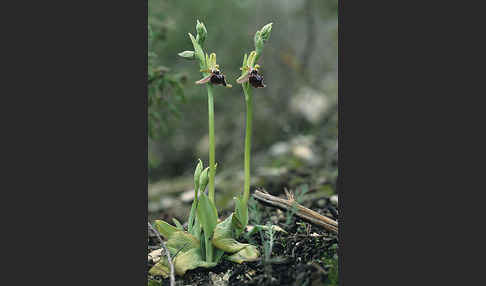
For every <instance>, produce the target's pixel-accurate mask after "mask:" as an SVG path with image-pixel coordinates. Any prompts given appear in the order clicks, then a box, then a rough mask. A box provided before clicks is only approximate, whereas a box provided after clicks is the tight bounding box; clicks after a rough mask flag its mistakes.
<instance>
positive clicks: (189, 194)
mask: <svg viewBox="0 0 486 286" xmlns="http://www.w3.org/2000/svg"><path fill="white" fill-rule="evenodd" d="M179 199H180V200H181V201H182V202H184V203H190V202H192V201H193V200H194V190H187V191H185V192H183V193H182V194H181V195H180V196H179Z"/></svg>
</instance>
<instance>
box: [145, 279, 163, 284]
mask: <svg viewBox="0 0 486 286" xmlns="http://www.w3.org/2000/svg"><path fill="white" fill-rule="evenodd" d="M147 286H163V285H162V281H158V280H151V279H150V280H149V281H148V284H147Z"/></svg>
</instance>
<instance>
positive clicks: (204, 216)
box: [196, 192, 218, 237]
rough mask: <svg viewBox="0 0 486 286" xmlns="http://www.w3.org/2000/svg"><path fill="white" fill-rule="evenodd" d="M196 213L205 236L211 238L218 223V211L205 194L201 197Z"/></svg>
mask: <svg viewBox="0 0 486 286" xmlns="http://www.w3.org/2000/svg"><path fill="white" fill-rule="evenodd" d="M196 213H197V218H198V219H199V222H200V223H201V226H202V228H203V230H204V235H205V236H207V237H211V236H212V235H213V232H214V228H215V227H216V224H217V222H218V211H217V210H216V206H215V205H214V203H213V202H211V201H210V200H209V198H208V196H206V194H205V193H203V192H201V194H200V195H199V203H198V206H197V211H196Z"/></svg>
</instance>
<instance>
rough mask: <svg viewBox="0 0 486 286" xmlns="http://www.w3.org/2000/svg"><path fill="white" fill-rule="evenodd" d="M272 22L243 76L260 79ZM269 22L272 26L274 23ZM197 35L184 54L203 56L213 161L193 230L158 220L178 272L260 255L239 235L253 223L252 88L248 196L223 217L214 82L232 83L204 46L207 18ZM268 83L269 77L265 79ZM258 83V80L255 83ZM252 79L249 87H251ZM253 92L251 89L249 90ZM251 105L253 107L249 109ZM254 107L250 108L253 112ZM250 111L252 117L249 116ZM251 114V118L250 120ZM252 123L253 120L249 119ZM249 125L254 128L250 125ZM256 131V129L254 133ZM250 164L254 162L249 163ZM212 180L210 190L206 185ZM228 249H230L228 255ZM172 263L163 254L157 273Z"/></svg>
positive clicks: (198, 181)
mask: <svg viewBox="0 0 486 286" xmlns="http://www.w3.org/2000/svg"><path fill="white" fill-rule="evenodd" d="M269 25H270V26H268V25H267V26H265V27H267V28H265V27H264V29H262V31H258V32H257V34H258V35H259V36H258V39H257V38H256V37H255V44H256V45H257V44H258V45H257V46H256V48H257V49H256V50H257V51H256V52H255V53H252V54H250V57H248V60H247V58H246V55H245V61H244V63H243V65H244V67H243V68H242V69H244V73H245V72H247V73H248V79H245V78H243V79H241V80H242V81H245V80H247V81H249V82H250V83H251V82H253V81H255V80H256V81H258V80H259V78H258V77H256V78H255V74H257V73H255V72H252V70H253V69H256V70H257V71H258V66H257V65H256V66H255V65H254V62H255V61H256V59H257V58H258V55H259V54H258V51H260V52H261V50H262V49H263V41H264V40H266V39H268V37H269V35H270V30H271V24H269ZM268 27H269V28H268ZM196 32H197V35H196V37H194V36H193V35H192V34H191V33H189V38H190V39H191V42H192V45H193V48H194V50H192V51H184V52H182V53H179V55H180V56H181V57H183V58H186V59H189V60H198V61H199V67H200V71H201V72H202V73H203V78H202V79H200V80H198V81H197V82H196V84H205V85H206V88H207V93H208V111H209V166H208V167H206V168H204V166H203V163H202V161H201V160H199V161H198V163H197V166H196V170H195V172H194V201H193V203H192V206H191V210H190V213H189V218H188V222H187V230H186V229H185V228H184V226H183V225H182V224H181V223H180V222H179V221H177V220H176V219H174V220H173V222H174V224H175V226H173V225H171V224H169V223H167V222H165V221H162V220H156V221H155V228H156V229H157V230H158V231H159V232H160V234H161V235H162V236H163V237H164V238H165V239H166V240H167V243H166V245H167V248H168V250H169V252H170V254H171V255H172V257H173V264H174V268H175V272H176V274H178V275H184V273H186V271H187V270H191V269H195V268H197V267H205V268H209V267H213V266H216V265H217V264H218V263H219V262H220V261H221V259H222V258H225V259H227V260H229V261H233V262H236V263H243V262H247V261H255V260H257V259H258V257H259V256H260V253H259V251H258V249H257V248H256V246H254V245H251V244H247V243H240V242H238V241H237V240H236V238H238V237H239V236H240V235H241V234H242V233H243V231H244V230H245V228H246V226H247V224H248V197H249V156H250V153H249V149H250V137H249V136H251V92H250V93H249V91H248V90H245V84H246V83H243V89H244V90H245V98H247V131H246V132H247V137H246V138H247V139H246V141H245V142H247V143H246V144H245V189H244V193H243V196H239V197H238V198H235V212H234V213H232V214H231V215H229V216H228V217H227V218H226V219H224V220H220V219H219V218H218V211H217V209H216V205H215V202H214V177H215V174H216V167H217V164H216V163H215V138H214V100H213V86H215V85H222V86H225V87H231V85H230V84H228V83H227V82H226V78H225V76H224V74H223V73H222V72H221V71H220V66H219V65H218V64H217V63H216V54H215V53H211V54H210V55H208V54H207V53H205V52H204V50H203V44H204V41H205V39H206V37H207V30H206V27H205V26H204V24H203V23H202V22H199V20H198V21H197V25H196ZM260 83H261V85H263V77H261V81H260ZM252 85H253V83H252ZM248 88H249V87H248V85H247V84H246V89H248ZM248 94H249V95H248ZM248 106H249V107H250V109H248ZM248 112H249V113H248ZM248 116H249V117H248ZM248 118H249V119H250V120H248ZM248 124H250V125H248ZM248 126H249V128H248ZM249 134H250V135H249ZM247 166H248V168H247ZM208 183H209V190H208V195H206V193H205V190H206V187H207V186H208ZM225 253H226V255H225ZM169 271H170V270H169V263H168V261H167V259H166V258H162V259H161V260H160V261H159V262H157V263H156V264H155V265H154V266H153V267H152V268H151V269H150V271H149V272H150V273H151V274H152V275H162V276H163V277H165V278H167V277H168V276H169V274H170V272H169Z"/></svg>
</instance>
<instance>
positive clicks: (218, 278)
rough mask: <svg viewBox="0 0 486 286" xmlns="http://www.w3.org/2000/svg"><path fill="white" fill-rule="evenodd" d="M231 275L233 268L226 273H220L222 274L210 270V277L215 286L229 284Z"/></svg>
mask: <svg viewBox="0 0 486 286" xmlns="http://www.w3.org/2000/svg"><path fill="white" fill-rule="evenodd" d="M230 276H231V269H230V270H228V271H227V272H226V273H220V274H216V273H213V272H209V278H210V279H211V282H212V284H211V285H214V286H227V285H228V282H229V278H230Z"/></svg>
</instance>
